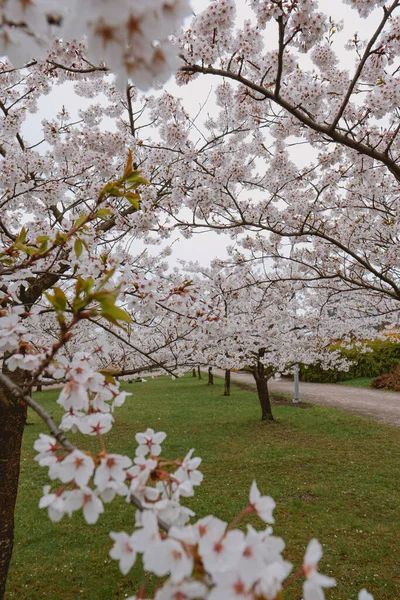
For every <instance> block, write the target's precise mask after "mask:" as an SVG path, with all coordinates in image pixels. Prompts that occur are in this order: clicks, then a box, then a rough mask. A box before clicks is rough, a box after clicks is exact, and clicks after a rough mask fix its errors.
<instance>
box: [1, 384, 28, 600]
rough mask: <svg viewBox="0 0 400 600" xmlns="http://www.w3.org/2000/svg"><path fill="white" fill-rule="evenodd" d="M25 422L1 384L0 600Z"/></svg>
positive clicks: (21, 410)
mask: <svg viewBox="0 0 400 600" xmlns="http://www.w3.org/2000/svg"><path fill="white" fill-rule="evenodd" d="M25 422H26V407H25V406H22V405H20V404H14V402H13V401H12V400H11V399H10V396H9V394H8V392H7V390H6V389H4V388H3V387H2V386H1V384H0V482H1V484H0V600H2V598H3V597H4V593H5V587H6V579H7V573H8V568H9V565H10V560H11V555H12V550H13V545H14V508H15V502H16V499H17V492H18V479H19V465H20V455H21V443H22V435H23V433H24V426H25Z"/></svg>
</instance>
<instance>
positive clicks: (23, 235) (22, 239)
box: [15, 227, 26, 244]
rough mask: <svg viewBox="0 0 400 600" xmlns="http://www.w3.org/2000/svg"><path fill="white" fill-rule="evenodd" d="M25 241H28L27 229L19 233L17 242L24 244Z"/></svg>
mask: <svg viewBox="0 0 400 600" xmlns="http://www.w3.org/2000/svg"><path fill="white" fill-rule="evenodd" d="M25 241H26V229H25V227H23V228H22V229H21V231H20V232H19V234H18V237H17V239H16V240H15V242H16V243H19V244H24V243H25Z"/></svg>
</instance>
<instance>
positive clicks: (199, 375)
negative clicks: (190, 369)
mask: <svg viewBox="0 0 400 600" xmlns="http://www.w3.org/2000/svg"><path fill="white" fill-rule="evenodd" d="M197 375H198V377H199V379H201V371H200V367H197Z"/></svg>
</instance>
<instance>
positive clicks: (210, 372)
mask: <svg viewBox="0 0 400 600" xmlns="http://www.w3.org/2000/svg"><path fill="white" fill-rule="evenodd" d="M208 385H214V375H213V372H212V367H208Z"/></svg>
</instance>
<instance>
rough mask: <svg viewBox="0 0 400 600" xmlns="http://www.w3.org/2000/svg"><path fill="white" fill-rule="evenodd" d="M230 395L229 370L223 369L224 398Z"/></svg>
mask: <svg viewBox="0 0 400 600" xmlns="http://www.w3.org/2000/svg"><path fill="white" fill-rule="evenodd" d="M230 395H231V370H230V369H225V391H224V396H230Z"/></svg>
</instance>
